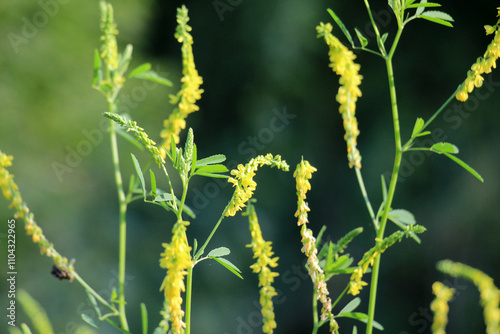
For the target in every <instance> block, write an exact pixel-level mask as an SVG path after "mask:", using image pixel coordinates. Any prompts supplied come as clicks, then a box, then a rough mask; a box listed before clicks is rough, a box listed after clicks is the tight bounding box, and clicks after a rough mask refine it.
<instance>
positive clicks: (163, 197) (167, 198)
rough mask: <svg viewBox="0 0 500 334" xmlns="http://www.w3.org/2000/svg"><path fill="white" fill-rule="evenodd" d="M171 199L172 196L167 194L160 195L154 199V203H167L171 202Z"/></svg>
mask: <svg viewBox="0 0 500 334" xmlns="http://www.w3.org/2000/svg"><path fill="white" fill-rule="evenodd" d="M173 199H174V197H173V196H172V194H169V193H161V194H159V195H158V196H156V197H155V201H156V202H168V201H171V200H173Z"/></svg>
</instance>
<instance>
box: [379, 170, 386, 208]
mask: <svg viewBox="0 0 500 334" xmlns="http://www.w3.org/2000/svg"><path fill="white" fill-rule="evenodd" d="M380 179H381V180H382V198H383V199H384V203H385V202H387V184H386V183H385V177H384V175H380Z"/></svg>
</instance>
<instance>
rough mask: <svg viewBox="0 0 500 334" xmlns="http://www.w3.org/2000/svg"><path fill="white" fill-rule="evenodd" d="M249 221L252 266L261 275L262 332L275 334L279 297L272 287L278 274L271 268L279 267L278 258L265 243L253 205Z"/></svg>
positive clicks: (250, 207)
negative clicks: (276, 298)
mask: <svg viewBox="0 0 500 334" xmlns="http://www.w3.org/2000/svg"><path fill="white" fill-rule="evenodd" d="M247 214H248V221H249V224H250V233H251V235H252V243H250V244H249V245H247V247H251V248H252V251H253V254H254V256H253V257H254V259H257V261H256V262H255V263H254V264H253V265H251V266H250V268H252V270H253V272H254V273H258V274H259V287H261V289H260V305H261V307H262V311H261V313H262V318H263V320H262V321H263V325H262V332H264V333H273V330H274V329H275V328H276V321H275V320H274V307H273V302H272V298H273V297H274V296H276V295H277V293H276V290H275V289H274V287H273V286H272V283H273V282H274V278H275V277H276V276H278V273H275V272H272V271H271V268H275V267H277V266H278V257H273V255H274V252H273V251H272V244H271V242H270V241H265V240H264V239H263V238H262V231H261V229H260V225H259V221H258V219H257V214H256V213H255V208H254V207H253V205H249V206H248V210H247Z"/></svg>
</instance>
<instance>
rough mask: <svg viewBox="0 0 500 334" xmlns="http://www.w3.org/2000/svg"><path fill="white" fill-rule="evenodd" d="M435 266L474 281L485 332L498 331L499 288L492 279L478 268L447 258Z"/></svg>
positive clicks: (499, 331) (495, 333) (495, 332)
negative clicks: (479, 299)
mask: <svg viewBox="0 0 500 334" xmlns="http://www.w3.org/2000/svg"><path fill="white" fill-rule="evenodd" d="M437 267H438V269H439V270H440V271H442V272H444V273H446V274H448V275H451V276H453V277H463V278H465V279H468V280H470V281H472V283H474V285H475V286H476V287H477V288H478V290H479V294H480V298H481V306H482V307H483V309H484V312H483V314H484V322H485V324H486V333H487V334H498V333H500V290H499V289H498V288H497V287H496V286H495V284H494V283H493V279H492V278H491V277H489V276H488V275H486V274H485V273H483V272H482V271H480V270H478V269H475V268H472V267H469V266H466V265H464V264H462V263H458V262H452V261H449V260H445V261H441V262H439V263H438V265H437Z"/></svg>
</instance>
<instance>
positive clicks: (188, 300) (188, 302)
mask: <svg viewBox="0 0 500 334" xmlns="http://www.w3.org/2000/svg"><path fill="white" fill-rule="evenodd" d="M193 267H194V264H193V265H192V266H191V267H189V269H188V274H187V279H186V330H185V332H184V333H185V334H190V332H191V295H192V287H193Z"/></svg>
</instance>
